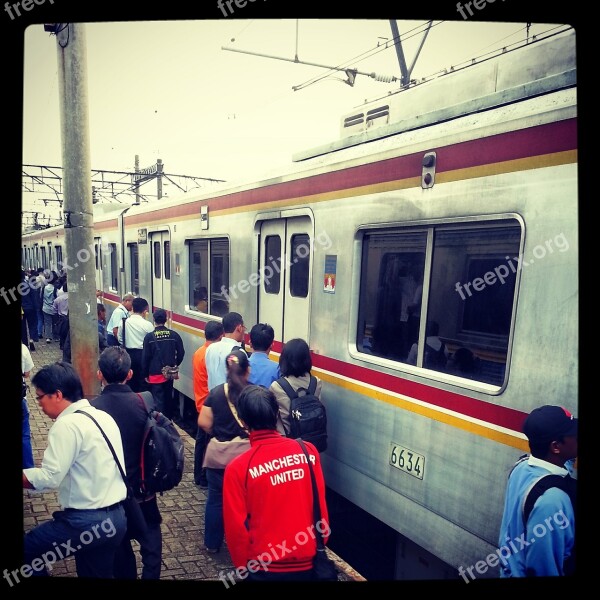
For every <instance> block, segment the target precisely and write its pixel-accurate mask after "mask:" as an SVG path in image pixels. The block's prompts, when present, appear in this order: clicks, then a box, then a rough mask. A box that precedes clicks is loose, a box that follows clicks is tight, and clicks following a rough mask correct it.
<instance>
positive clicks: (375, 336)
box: [358, 230, 427, 362]
mask: <svg viewBox="0 0 600 600" xmlns="http://www.w3.org/2000/svg"><path fill="white" fill-rule="evenodd" d="M426 242H427V232H426V231H410V230H407V231H405V232H397V233H373V234H369V235H366V236H365V240H364V245H363V258H362V278H361V296H360V307H359V315H360V317H359V318H360V322H362V323H363V326H362V329H361V334H362V335H361V336H360V339H359V341H358V346H359V349H360V350H362V351H363V352H367V353H369V354H374V355H376V356H381V357H384V358H390V359H392V360H397V361H400V362H407V358H408V355H409V352H410V349H411V347H412V345H413V343H415V342H416V341H417V339H418V336H419V315H420V311H421V296H422V293H423V271H424V265H425V246H426Z"/></svg>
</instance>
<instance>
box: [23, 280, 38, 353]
mask: <svg viewBox="0 0 600 600" xmlns="http://www.w3.org/2000/svg"><path fill="white" fill-rule="evenodd" d="M21 289H23V291H22V293H21V308H22V309H23V314H24V316H25V320H24V323H25V324H26V329H25V332H27V331H29V340H30V343H29V349H30V350H35V344H34V342H37V341H39V337H38V314H37V311H38V302H37V300H36V297H35V296H36V293H37V292H38V291H39V290H37V288H34V287H32V286H31V278H29V277H27V273H26V272H25V271H21V287H20V288H19V290H21ZM25 338H26V339H25V340H22V341H23V343H27V335H25Z"/></svg>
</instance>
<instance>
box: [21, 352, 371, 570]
mask: <svg viewBox="0 0 600 600" xmlns="http://www.w3.org/2000/svg"><path fill="white" fill-rule="evenodd" d="M35 348H36V350H35V351H34V352H31V357H32V358H33V362H34V369H33V372H32V375H33V373H35V372H36V370H37V369H39V368H40V367H42V366H44V365H47V364H49V363H52V362H55V361H57V360H61V359H62V351H61V350H60V349H59V346H58V343H55V342H53V343H50V344H47V343H46V342H45V341H40V342H36V343H35ZM27 401H28V405H29V411H30V422H31V435H32V445H33V454H34V460H35V464H36V465H39V464H40V463H41V460H42V455H43V452H44V449H45V448H46V438H47V435H48V430H49V428H50V427H51V425H52V421H51V420H50V419H49V418H48V417H47V416H46V415H45V414H44V413H43V412H42V410H41V409H40V407H39V406H38V403H37V402H36V400H35V395H34V390H33V387H32V386H30V390H29V394H28V398H27ZM180 433H181V435H182V437H183V439H184V443H185V472H184V474H183V479H182V481H181V483H180V484H179V485H178V486H177V487H176V488H175V489H173V490H170V491H169V492H165V493H164V494H163V495H162V496H159V498H158V505H159V508H160V511H161V514H162V518H163V522H162V535H163V558H162V560H163V565H162V572H161V580H208V581H219V580H220V579H221V580H223V579H226V580H227V574H229V573H233V572H234V567H233V564H232V562H231V557H230V555H229V552H228V550H227V547H226V545H224V546H223V548H222V549H221V551H220V552H219V553H218V554H208V553H207V552H206V551H205V549H204V508H205V504H206V497H207V491H206V490H204V489H201V488H199V487H198V486H196V485H195V484H194V480H193V465H194V440H193V439H192V438H191V437H190V436H189V435H188V434H187V433H186V432H185V431H183V430H181V429H180ZM55 510H59V505H58V501H57V494H56V492H46V493H40V492H34V491H32V490H23V521H24V528H25V530H28V529H31V528H32V527H34V526H35V525H37V524H38V523H41V522H43V521H45V520H47V519H50V518H51V517H52V513H53V512H54V511H55ZM134 544H135V542H134ZM134 548H135V549H136V550H137V545H134ZM328 552H329V554H330V556H331V558H332V559H333V560H334V561H335V562H336V564H337V566H338V569H339V570H340V581H365V580H364V578H363V577H362V576H361V575H360V574H358V573H357V572H356V571H354V570H353V569H352V568H351V567H350V566H349V565H347V564H346V563H345V562H344V561H343V560H342V559H341V558H340V557H338V556H337V555H335V553H333V552H331V551H330V550H328ZM136 556H137V559H138V574H141V563H140V558H139V553H138V552H136ZM52 576H53V577H77V574H76V572H75V560H74V558H73V557H68V558H66V559H64V560H63V561H60V562H57V563H56V565H55V566H54V569H53V571H52Z"/></svg>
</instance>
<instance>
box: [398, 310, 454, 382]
mask: <svg viewBox="0 0 600 600" xmlns="http://www.w3.org/2000/svg"><path fill="white" fill-rule="evenodd" d="M426 333H427V337H426V338H425V350H424V356H423V367H424V368H426V369H434V370H436V371H443V370H444V368H445V367H446V362H447V360H448V354H449V352H448V349H447V348H446V344H444V342H442V340H441V339H440V338H439V337H438V336H439V333H440V325H439V323H438V322H437V321H429V322H428V323H427V330H426ZM417 351H418V344H417V343H416V342H415V343H414V344H413V345H412V347H411V349H410V352H409V353H408V358H407V359H406V362H407V363H408V364H409V365H416V364H417Z"/></svg>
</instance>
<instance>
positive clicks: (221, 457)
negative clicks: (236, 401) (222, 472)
mask: <svg viewBox="0 0 600 600" xmlns="http://www.w3.org/2000/svg"><path fill="white" fill-rule="evenodd" d="M223 392H224V393H225V398H227V403H228V404H229V409H230V410H231V413H232V414H233V417H234V418H235V420H236V421H237V424H238V425H239V426H240V427H241V429H242V430H244V426H243V424H242V422H241V420H240V418H239V417H238V414H237V410H236V409H235V406H234V405H233V403H232V402H231V400H230V399H229V386H228V385H227V384H225V385H224V386H223ZM249 449H250V440H249V439H248V438H247V437H245V438H244V437H242V436H241V435H236V436H235V437H234V438H233V439H231V440H226V441H224V442H220V441H219V440H218V439H217V438H215V437H212V438H210V440H209V442H208V444H207V445H206V451H205V453H204V461H203V463H202V467H203V468H206V467H208V468H209V469H224V468H225V467H226V466H227V465H228V464H229V463H230V462H231V461H232V460H233V459H234V458H235V457H236V456H239V455H240V454H243V453H244V452H246V450H249Z"/></svg>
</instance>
